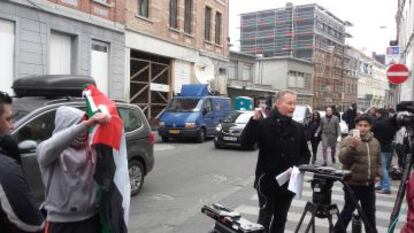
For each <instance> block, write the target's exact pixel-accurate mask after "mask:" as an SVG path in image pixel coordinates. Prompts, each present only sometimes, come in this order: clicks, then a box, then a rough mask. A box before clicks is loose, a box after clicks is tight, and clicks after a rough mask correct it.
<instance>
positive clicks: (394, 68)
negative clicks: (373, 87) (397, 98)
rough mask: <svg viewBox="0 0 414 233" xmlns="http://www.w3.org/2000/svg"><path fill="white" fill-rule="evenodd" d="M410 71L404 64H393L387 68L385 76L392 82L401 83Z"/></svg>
mask: <svg viewBox="0 0 414 233" xmlns="http://www.w3.org/2000/svg"><path fill="white" fill-rule="evenodd" d="M409 74H410V72H409V71H408V68H407V66H405V65H404V64H393V65H391V66H390V67H389V68H388V70H387V78H388V80H389V81H390V83H392V84H401V83H403V82H405V81H406V80H407V79H408V76H409Z"/></svg>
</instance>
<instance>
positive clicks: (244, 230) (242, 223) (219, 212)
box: [201, 204, 264, 233]
mask: <svg viewBox="0 0 414 233" xmlns="http://www.w3.org/2000/svg"><path fill="white" fill-rule="evenodd" d="M201 212H202V213H203V214H205V215H207V216H209V217H210V218H212V219H214V220H215V221H216V222H215V225H214V230H213V231H212V232H211V233H263V232H264V227H263V226H262V225H260V224H256V223H252V222H250V221H248V220H246V219H244V218H242V217H241V215H240V213H238V212H236V211H232V210H230V209H228V208H226V207H224V206H222V205H220V204H212V205H204V206H203V207H202V208H201Z"/></svg>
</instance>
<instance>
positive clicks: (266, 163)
mask: <svg viewBox="0 0 414 233" xmlns="http://www.w3.org/2000/svg"><path fill="white" fill-rule="evenodd" d="M295 107H296V93H294V92H292V91H281V92H279V93H278V94H277V96H276V103H275V107H274V109H273V113H272V116H271V117H268V118H266V119H262V118H261V114H260V111H255V113H254V116H253V117H252V119H250V121H249V122H248V124H247V125H246V127H245V129H244V131H243V133H242V136H241V144H242V145H243V146H246V147H252V146H253V145H255V143H258V145H259V148H260V151H259V157H258V161H257V166H256V174H255V175H256V178H255V182H254V187H255V188H256V190H257V192H258V196H259V207H260V211H259V219H258V223H259V224H261V225H263V226H264V227H265V232H266V233H282V232H284V229H285V223H286V220H287V214H288V211H289V208H290V205H291V202H292V198H293V197H294V194H293V193H292V192H290V191H289V190H288V189H287V186H288V183H286V184H284V185H282V186H279V185H278V184H277V181H276V176H277V175H279V174H281V173H282V172H284V171H286V170H287V169H289V168H290V167H292V166H299V165H301V164H308V163H309V159H310V152H309V148H308V145H307V142H306V137H305V129H304V126H303V125H301V124H299V123H297V122H295V121H293V120H292V116H293V112H294V111H295ZM272 217H273V221H272V223H271V220H272Z"/></svg>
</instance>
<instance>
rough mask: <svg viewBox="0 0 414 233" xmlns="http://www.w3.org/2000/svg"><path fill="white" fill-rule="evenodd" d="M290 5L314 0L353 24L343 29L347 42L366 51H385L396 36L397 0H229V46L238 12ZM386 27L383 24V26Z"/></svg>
mask: <svg viewBox="0 0 414 233" xmlns="http://www.w3.org/2000/svg"><path fill="white" fill-rule="evenodd" d="M286 2H292V3H293V4H294V5H301V4H308V3H317V4H319V5H321V6H322V7H324V8H326V9H327V10H329V11H330V12H332V13H333V14H334V15H336V16H337V17H339V18H340V19H342V20H347V21H349V22H351V23H352V24H354V26H353V27H349V28H348V29H347V32H348V33H350V34H352V36H353V38H351V39H348V40H347V44H349V45H351V46H354V47H355V48H357V49H360V50H364V49H365V50H366V52H367V53H371V52H372V51H376V52H377V53H385V48H386V46H387V45H388V42H389V41H390V40H391V39H395V37H396V29H395V28H396V23H395V14H396V11H397V2H398V1H397V0H291V1H286V0H230V38H231V43H232V44H233V45H234V46H233V47H232V48H231V49H232V50H236V51H237V50H239V39H240V29H239V27H240V14H242V13H246V12H251V11H257V10H264V9H274V8H279V7H284V6H285V5H286ZM384 27H386V28H384Z"/></svg>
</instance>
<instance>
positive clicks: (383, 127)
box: [372, 108, 398, 194]
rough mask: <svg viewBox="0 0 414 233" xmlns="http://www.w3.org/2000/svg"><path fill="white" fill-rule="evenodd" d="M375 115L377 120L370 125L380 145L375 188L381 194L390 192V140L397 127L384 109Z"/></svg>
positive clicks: (391, 150)
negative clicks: (379, 177) (378, 169)
mask: <svg viewBox="0 0 414 233" xmlns="http://www.w3.org/2000/svg"><path fill="white" fill-rule="evenodd" d="M376 115H377V120H376V121H375V123H374V126H373V127H372V132H373V133H374V137H375V138H376V139H377V140H378V141H379V143H380V145H381V155H380V156H381V181H380V184H379V185H377V186H376V187H375V189H376V190H378V192H379V193H382V194H391V179H390V176H389V172H390V168H391V160H392V154H393V153H392V152H393V148H392V141H393V139H394V136H395V133H396V132H397V130H398V128H397V126H396V125H395V124H393V123H392V121H391V119H390V118H389V113H388V111H387V110H386V109H384V108H382V109H379V110H378V111H377V113H376Z"/></svg>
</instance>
